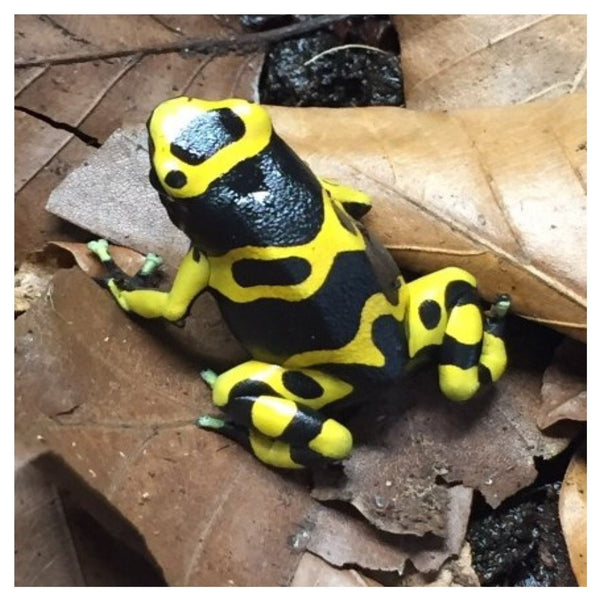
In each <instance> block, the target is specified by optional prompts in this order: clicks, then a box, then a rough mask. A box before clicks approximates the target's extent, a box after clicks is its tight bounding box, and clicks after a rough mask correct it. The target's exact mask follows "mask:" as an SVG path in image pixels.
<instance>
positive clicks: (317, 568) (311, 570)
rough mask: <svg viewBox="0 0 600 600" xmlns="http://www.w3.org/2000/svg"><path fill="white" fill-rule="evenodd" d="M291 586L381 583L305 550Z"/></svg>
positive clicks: (347, 585) (375, 585)
mask: <svg viewBox="0 0 600 600" xmlns="http://www.w3.org/2000/svg"><path fill="white" fill-rule="evenodd" d="M290 585H291V586H292V587H379V586H380V585H381V584H380V583H378V582H376V581H375V580H373V579H371V578H369V577H366V576H365V575H362V574H361V573H359V572H358V571H356V570H355V569H338V568H336V567H332V566H331V565H330V564H329V563H326V562H325V561H324V560H322V559H320V558H319V557H318V556H315V555H314V554H311V553H310V552H305V553H304V554H303V555H302V558H301V559H300V562H299V563H298V569H297V570H296V573H294V578H293V579H292V581H291V583H290Z"/></svg>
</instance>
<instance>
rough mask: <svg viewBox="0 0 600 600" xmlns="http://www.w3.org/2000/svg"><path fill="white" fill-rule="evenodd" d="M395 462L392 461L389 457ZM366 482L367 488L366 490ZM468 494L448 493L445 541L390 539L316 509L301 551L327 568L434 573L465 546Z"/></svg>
mask: <svg viewBox="0 0 600 600" xmlns="http://www.w3.org/2000/svg"><path fill="white" fill-rule="evenodd" d="M390 460H393V457H390ZM369 483H370V482H366V486H368V485H369ZM471 498H472V490H470V489H467V488H464V487H462V486H455V487H453V488H451V489H450V490H449V492H448V506H447V511H446V514H445V515H444V516H445V517H446V518H447V528H446V531H445V532H444V534H443V535H441V536H433V535H427V536H424V537H416V536H412V535H394V534H390V533H387V532H384V531H380V530H378V529H375V528H373V527H372V526H370V525H369V524H368V523H367V522H366V521H364V520H363V519H360V518H358V517H357V516H356V515H351V514H347V513H346V512H341V511H339V510H334V509H331V508H328V507H326V506H320V507H319V508H318V510H317V512H316V514H315V513H313V514H311V515H309V517H308V519H307V525H306V527H305V529H303V530H301V531H302V532H305V533H306V541H305V545H306V548H307V549H308V550H310V551H311V552H314V553H315V554H318V555H319V556H321V557H322V558H324V559H325V560H326V561H327V562H329V563H331V564H333V565H336V566H338V567H343V566H344V565H358V566H360V567H362V568H364V569H368V570H371V571H390V572H395V573H397V574H402V573H403V572H404V567H405V565H406V561H407V560H410V562H411V563H412V564H413V565H414V567H415V568H416V569H418V570H419V571H422V572H433V571H437V570H438V569H439V568H440V567H441V565H442V564H443V563H444V561H445V560H446V559H447V558H448V557H449V556H452V555H456V554H458V552H459V550H460V548H461V546H462V543H463V541H464V537H465V533H466V530H467V524H468V520H469V513H470V508H471Z"/></svg>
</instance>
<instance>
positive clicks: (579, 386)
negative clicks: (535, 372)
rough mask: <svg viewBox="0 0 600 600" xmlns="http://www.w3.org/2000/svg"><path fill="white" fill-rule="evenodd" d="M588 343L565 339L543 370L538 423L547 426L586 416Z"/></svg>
mask: <svg viewBox="0 0 600 600" xmlns="http://www.w3.org/2000/svg"><path fill="white" fill-rule="evenodd" d="M586 367H587V347H586V346H585V345H584V344H581V343H580V342H575V341H573V340H565V341H564V342H562V343H561V344H560V346H558V348H557V349H556V352H555V354H554V359H553V361H552V363H551V364H550V366H549V367H548V368H547V369H546V372H545V373H544V380H543V382H542V405H541V406H540V412H539V415H538V420H537V423H538V427H539V428H540V429H547V428H548V427H550V426H552V425H554V424H555V423H557V422H558V421H561V420H563V419H571V420H573V421H586V420H587V389H586V388H587V368H586Z"/></svg>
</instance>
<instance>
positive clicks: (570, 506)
mask: <svg viewBox="0 0 600 600" xmlns="http://www.w3.org/2000/svg"><path fill="white" fill-rule="evenodd" d="M558 510H559V516H560V524H561V526H562V529H563V533H564V535H565V541H566V543H567V549H568V551H569V558H570V559H571V568H572V569H573V573H574V575H575V578H576V579H577V583H578V584H579V585H580V586H587V458H586V451H585V449H581V448H580V449H579V451H578V452H576V453H575V454H574V455H573V458H572V459H571V462H570V463H569V467H568V468H567V472H566V473H565V478H564V480H563V484H562V488H561V490H560V497H559V503H558Z"/></svg>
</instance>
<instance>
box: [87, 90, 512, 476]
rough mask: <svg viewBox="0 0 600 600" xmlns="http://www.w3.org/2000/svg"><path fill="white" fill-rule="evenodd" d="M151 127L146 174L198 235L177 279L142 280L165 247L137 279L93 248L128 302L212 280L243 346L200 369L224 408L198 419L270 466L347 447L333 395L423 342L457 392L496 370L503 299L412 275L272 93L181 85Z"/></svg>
mask: <svg viewBox="0 0 600 600" xmlns="http://www.w3.org/2000/svg"><path fill="white" fill-rule="evenodd" d="M147 129H148V146H149V154H150V163H151V168H150V182H151V184H152V185H153V187H154V188H155V189H156V190H157V192H158V194H159V197H160V200H161V202H162V204H163V206H164V207H165V209H166V211H167V213H168V215H169V217H170V219H171V221H172V222H173V223H174V224H175V225H176V226H177V227H178V228H180V229H181V230H182V231H183V232H184V233H185V234H186V235H187V237H188V238H189V239H190V250H189V252H188V253H187V255H186V256H185V257H184V258H183V260H182V262H181V265H180V266H179V269H178V271H177V274H176V276H175V279H174V281H173V284H172V287H171V289H170V291H168V292H162V291H158V290H155V289H151V286H150V285H149V283H148V279H149V276H150V275H151V274H152V273H153V271H154V270H155V269H156V268H157V266H158V264H159V263H160V260H159V259H158V258H157V257H156V256H154V255H149V256H148V257H147V261H146V263H145V264H144V266H143V267H142V269H141V271H140V272H139V273H138V274H137V275H136V276H135V277H133V278H128V277H127V276H126V275H125V274H124V273H123V272H122V271H121V270H120V269H119V268H118V267H117V266H116V265H115V264H114V262H113V260H112V258H111V256H110V254H109V251H108V244H107V242H106V241H105V240H97V241H94V242H90V244H89V246H90V249H91V250H92V251H93V252H94V253H95V254H96V255H97V256H98V257H99V258H100V260H101V261H102V262H103V264H104V265H105V267H106V269H107V272H108V276H107V277H106V278H105V280H104V282H105V285H106V286H107V287H108V288H109V290H110V291H111V292H112V295H113V296H114V297H115V299H116V300H117V302H118V303H119V304H120V306H121V307H122V308H123V309H124V310H125V311H129V312H132V313H136V314H137V315H141V316H143V317H147V318H158V317H162V318H164V319H167V320H168V321H172V322H178V321H181V320H182V319H183V318H185V316H186V315H187V313H188V311H189V309H190V306H191V304H192V303H193V302H194V300H195V299H196V298H197V297H198V295H199V294H201V293H202V292H204V291H210V292H211V293H212V295H213V296H214V297H215V298H216V301H217V303H218V305H219V307H220V310H221V312H222V314H223V317H224V319H225V321H226V322H227V324H228V326H229V327H230V329H231V331H232V332H233V333H234V335H235V336H236V337H237V338H238V340H239V341H240V342H241V344H242V345H243V346H244V347H245V348H246V349H247V350H248V352H249V353H250V356H251V357H252V360H249V361H248V362H244V363H243V364H241V365H238V366H236V367H234V368H232V369H230V370H228V371H226V372H224V373H222V374H220V375H217V374H216V373H214V372H213V371H210V370H206V371H203V373H202V375H203V378H204V380H205V381H206V382H207V383H208V384H209V385H210V386H211V387H212V397H213V402H214V404H215V405H216V406H217V407H219V408H220V409H222V411H224V413H226V415H227V418H225V419H223V418H217V417H213V416H203V417H200V418H199V420H198V425H199V426H200V427H202V428H205V429H209V430H216V431H218V432H220V433H222V434H224V435H226V436H228V437H230V438H232V439H234V440H236V441H238V442H241V443H242V444H243V445H245V446H246V447H247V448H248V449H249V450H250V451H251V452H252V453H253V454H254V455H255V456H256V457H258V458H259V459H260V460H261V461H263V462H264V463H267V464H268V465H271V466H275V467H281V468H301V467H305V466H311V465H314V464H319V463H323V462H328V461H330V462H331V461H333V462H335V461H340V460H342V459H344V458H346V457H347V456H348V455H349V453H350V451H351V449H352V435H351V433H350V431H349V430H348V429H347V428H346V427H345V426H344V425H343V424H342V423H340V422H339V421H338V420H336V419H334V418H332V417H329V416H327V409H328V407H330V406H331V405H333V404H334V403H343V402H349V401H351V400H353V399H355V398H360V397H364V396H365V394H368V395H370V396H373V395H374V394H373V392H374V390H377V389H378V388H379V389H380V388H381V386H385V385H389V384H390V382H393V381H395V380H398V379H399V378H400V377H401V376H402V375H403V374H404V373H405V372H406V369H407V367H408V366H409V365H410V364H412V363H414V361H415V360H416V359H418V358H420V357H422V355H423V354H424V353H428V354H432V355H433V356H434V358H435V360H436V362H437V363H438V373H439V384H440V388H441V390H442V392H443V393H444V394H445V395H446V396H447V397H448V398H450V399H452V400H457V401H463V400H467V399H469V398H471V397H472V396H473V395H474V394H475V393H476V392H477V391H478V390H479V389H480V388H481V387H482V386H484V385H486V384H488V383H490V382H495V381H497V380H498V378H499V377H500V376H501V375H502V373H503V371H504V369H505V366H506V351H505V345H504V341H503V329H504V320H505V319H504V317H505V314H506V312H507V310H508V308H509V306H510V299H509V297H508V296H507V295H505V294H503V295H500V296H499V297H498V299H497V300H496V302H495V303H494V304H493V305H492V307H491V309H490V310H489V311H488V312H487V313H484V312H483V311H482V309H481V307H480V301H479V296H478V294H477V292H476V283H475V278H474V277H473V276H472V275H471V274H469V273H468V272H466V271H464V270H462V269H460V268H456V267H449V268H445V269H442V270H440V271H437V272H434V273H431V274H428V275H425V276H423V277H421V278H419V279H416V280H414V281H411V282H409V283H406V282H405V281H404V279H403V277H402V275H401V274H400V272H399V270H398V268H397V266H396V264H395V262H394V260H393V259H392V257H391V256H390V254H389V253H388V252H387V250H386V249H385V248H384V247H383V246H382V245H381V244H380V243H379V242H378V241H377V240H376V239H375V237H374V236H373V235H372V234H371V233H369V232H368V231H367V229H366V228H365V226H364V225H363V224H362V223H361V222H360V218H361V217H363V216H364V215H365V213H367V211H369V210H370V209H371V200H370V199H369V197H368V196H366V195H365V194H364V193H362V192H359V191H357V190H355V189H352V188H350V187H347V186H345V185H341V184H339V183H336V182H334V181H331V180H329V179H323V178H319V177H317V176H316V175H314V174H313V173H312V171H311V170H310V168H309V167H308V166H307V165H306V163H304V162H303V161H302V160H301V159H300V158H299V157H298V156H297V155H296V153H295V152H294V151H293V150H292V149H291V148H290V147H289V146H288V145H287V144H286V143H285V142H284V141H283V140H282V139H281V138H280V137H279V136H278V135H277V133H275V131H274V129H273V126H272V123H271V119H270V117H269V115H268V112H267V110H266V109H265V108H264V107H263V106H261V105H259V104H255V103H252V102H248V101H245V100H240V99H227V100H222V101H206V100H199V99H195V98H189V97H179V98H175V99H170V100H167V101H165V102H163V103H161V104H160V105H159V106H158V107H157V108H156V109H155V110H154V111H153V113H152V115H151V116H150V118H149V120H148V122H147Z"/></svg>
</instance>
